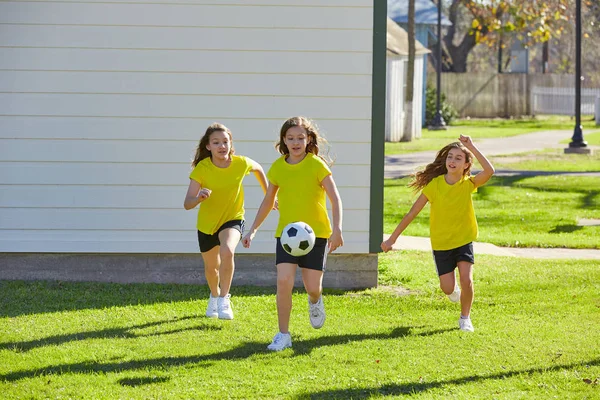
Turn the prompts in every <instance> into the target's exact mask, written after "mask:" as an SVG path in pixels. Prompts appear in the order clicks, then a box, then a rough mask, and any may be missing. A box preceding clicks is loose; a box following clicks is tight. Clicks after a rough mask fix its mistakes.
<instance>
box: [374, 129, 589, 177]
mask: <svg viewBox="0 0 600 400" xmlns="http://www.w3.org/2000/svg"><path fill="white" fill-rule="evenodd" d="M458 134H459V131H458V130H457V137H458ZM571 135H572V132H569V131H544V132H534V133H527V134H524V135H519V136H512V137H505V138H493V139H481V140H476V142H475V144H476V145H477V147H478V148H479V150H481V152H482V153H483V154H485V155H486V156H498V155H503V154H515V153H526V152H528V151H534V150H539V149H549V148H565V147H567V145H565V144H562V143H560V142H561V141H562V140H565V139H569V138H570V137H571ZM449 142H450V141H449ZM436 153H437V151H422V152H418V153H409V154H401V155H397V156H386V157H385V177H386V178H401V177H405V176H409V175H411V174H414V173H415V172H417V171H418V170H419V169H422V168H423V167H424V166H425V165H427V164H429V163H430V162H432V161H433V160H434V159H435V155H436ZM496 172H497V174H498V175H500V174H502V175H506V174H515V173H521V174H528V175H543V174H550V173H549V172H547V171H522V172H519V171H517V172H515V171H496ZM551 174H553V175H556V174H569V175H580V174H581V173H571V172H552V173H551ZM586 175H596V176H600V172H598V173H591V174H590V173H586Z"/></svg>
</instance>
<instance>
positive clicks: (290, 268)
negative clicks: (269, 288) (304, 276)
mask: <svg viewBox="0 0 600 400" xmlns="http://www.w3.org/2000/svg"><path fill="white" fill-rule="evenodd" d="M296 267H297V265H296V264H289V263H281V264H277V320H278V322H279V332H281V333H289V328H290V314H291V313H292V291H293V290H294V280H295V277H296Z"/></svg>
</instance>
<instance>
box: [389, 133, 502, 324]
mask: <svg viewBox="0 0 600 400" xmlns="http://www.w3.org/2000/svg"><path fill="white" fill-rule="evenodd" d="M473 155H475V157H476V158H477V161H479V164H480V165H481V167H482V168H483V171H481V172H479V173H478V174H477V175H475V176H473V177H471V166H472V165H473ZM494 172H495V171H494V167H493V166H492V164H491V163H490V162H489V160H488V159H487V158H486V157H485V156H484V155H483V154H481V152H480V151H479V149H477V147H476V146H475V144H473V141H472V140H471V138H470V137H469V136H463V135H460V137H459V141H458V142H454V143H451V144H449V145H447V146H445V147H444V148H443V149H441V150H440V151H439V152H438V153H437V156H436V157H435V160H434V161H433V162H432V163H431V164H429V165H427V166H426V167H425V170H423V171H421V172H417V174H416V175H415V179H414V181H413V182H411V183H410V186H411V187H413V188H414V189H415V191H419V190H422V192H421V195H420V196H419V197H418V198H417V200H416V201H415V203H414V204H413V206H412V208H411V209H410V211H409V212H408V213H407V214H406V215H405V216H404V218H402V221H400V223H399V224H398V226H397V227H396V229H395V230H394V233H392V235H391V236H390V237H389V239H387V240H385V241H383V243H381V249H382V250H383V251H385V252H387V251H389V250H391V248H392V246H393V244H394V243H396V240H397V239H398V237H399V236H400V235H401V234H402V232H403V231H404V230H405V229H406V227H407V226H408V225H409V224H410V223H411V222H412V220H413V219H414V218H415V217H416V216H417V215H418V214H419V212H421V210H422V209H423V207H425V204H427V202H429V203H431V212H430V217H429V224H430V227H429V230H430V240H431V248H432V249H433V258H434V261H435V265H436V269H437V272H438V276H439V278H440V288H441V289H442V291H443V292H444V293H446V295H448V298H449V299H450V300H451V301H453V302H458V301H460V305H461V313H460V319H459V320H458V326H459V328H460V329H461V330H463V331H469V332H473V331H474V330H475V329H474V328H473V324H472V322H471V317H470V315H471V307H472V305H473V293H474V291H473V264H474V263H475V257H474V254H473V241H475V239H477V234H478V230H477V220H476V219H475V211H474V209H473V200H472V198H471V194H472V193H473V192H474V191H476V190H477V188H478V187H479V186H482V185H483V184H485V183H486V182H487V181H488V180H489V179H490V178H491V177H492V175H493V174H494ZM456 268H458V273H459V275H460V289H459V288H458V287H457V285H456V277H455V272H454V271H455V269H456ZM461 289H462V290H461Z"/></svg>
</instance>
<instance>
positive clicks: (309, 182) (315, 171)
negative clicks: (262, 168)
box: [267, 153, 332, 239]
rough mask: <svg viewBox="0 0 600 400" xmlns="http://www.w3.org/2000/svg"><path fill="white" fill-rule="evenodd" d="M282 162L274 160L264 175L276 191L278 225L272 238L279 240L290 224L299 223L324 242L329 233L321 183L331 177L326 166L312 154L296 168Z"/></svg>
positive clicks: (293, 165) (283, 160) (283, 158)
mask: <svg viewBox="0 0 600 400" xmlns="http://www.w3.org/2000/svg"><path fill="white" fill-rule="evenodd" d="M285 158H286V156H281V157H280V158H278V159H277V160H276V161H275V162H274V163H273V165H271V168H270V169H269V172H268V173H267V178H268V179H269V182H270V183H272V184H273V185H275V186H278V187H279V192H278V194H277V198H278V201H279V224H278V225H277V230H276V231H275V237H281V232H282V231H283V228H284V227H285V226H286V225H287V224H289V223H290V222H297V221H303V222H306V223H307V224H308V225H310V226H311V227H312V228H313V230H314V231H315V236H316V237H319V238H326V239H328V238H329V237H330V236H331V232H332V230H331V223H330V222H329V216H328V215H327V202H326V199H325V195H326V194H325V189H324V188H323V186H321V182H322V181H323V179H325V178H326V177H327V176H328V175H330V174H331V170H330V169H329V166H327V164H326V163H325V161H323V160H322V159H321V158H320V157H319V156H315V155H314V154H312V153H308V154H306V157H304V159H303V160H302V161H300V162H299V163H298V164H288V163H287V162H286V161H285Z"/></svg>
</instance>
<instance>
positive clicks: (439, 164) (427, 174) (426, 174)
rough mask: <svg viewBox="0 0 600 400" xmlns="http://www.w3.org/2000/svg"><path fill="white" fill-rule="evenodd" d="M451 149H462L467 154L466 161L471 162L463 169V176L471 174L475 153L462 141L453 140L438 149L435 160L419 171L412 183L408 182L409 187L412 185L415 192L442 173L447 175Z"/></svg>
mask: <svg viewBox="0 0 600 400" xmlns="http://www.w3.org/2000/svg"><path fill="white" fill-rule="evenodd" d="M451 149H460V150H461V151H462V152H463V153H464V154H465V162H467V163H468V164H469V166H468V167H467V168H465V170H464V171H463V176H469V175H471V166H472V165H473V153H471V152H470V151H469V149H467V148H466V147H465V146H464V145H463V144H462V143H460V142H453V143H450V144H449V145H446V146H444V147H443V148H442V149H441V150H440V151H438V153H437V155H436V156H435V160H433V162H432V163H431V164H427V166H426V167H425V169H424V170H423V171H419V172H417V173H416V174H415V175H414V177H413V180H412V182H411V183H409V184H408V186H409V187H412V188H413V189H414V191H415V192H418V191H419V190H421V189H423V188H424V187H425V186H427V184H428V183H429V182H431V180H432V179H433V178H435V177H438V176H440V175H445V174H446V173H447V172H448V169H447V168H446V158H448V153H449V152H450V150H451Z"/></svg>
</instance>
